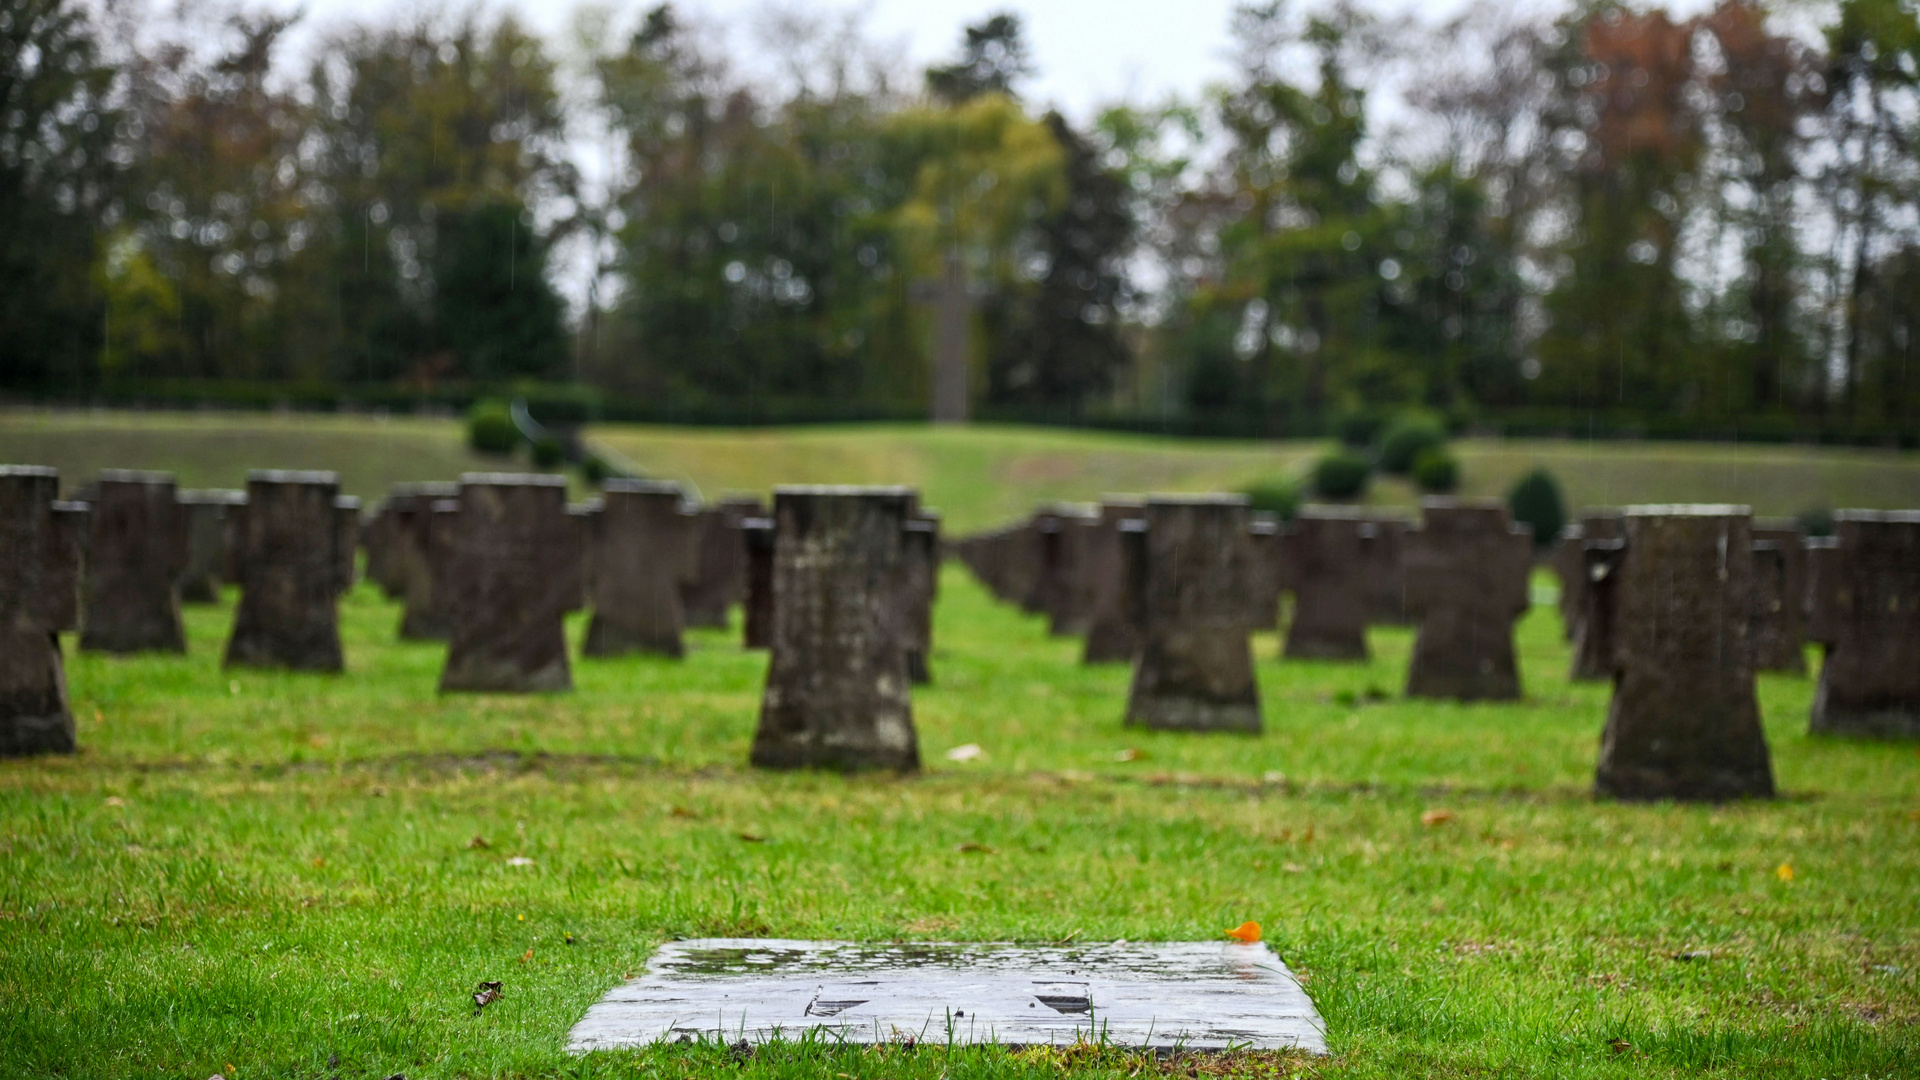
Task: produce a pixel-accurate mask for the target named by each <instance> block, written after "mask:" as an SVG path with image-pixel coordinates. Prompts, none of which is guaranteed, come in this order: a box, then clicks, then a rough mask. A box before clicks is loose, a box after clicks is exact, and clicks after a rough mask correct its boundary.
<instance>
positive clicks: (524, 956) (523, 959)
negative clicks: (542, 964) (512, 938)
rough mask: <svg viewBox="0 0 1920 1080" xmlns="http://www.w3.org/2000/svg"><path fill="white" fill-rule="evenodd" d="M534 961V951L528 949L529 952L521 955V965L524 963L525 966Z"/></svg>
mask: <svg viewBox="0 0 1920 1080" xmlns="http://www.w3.org/2000/svg"><path fill="white" fill-rule="evenodd" d="M532 959H533V950H532V949H528V950H527V951H526V952H525V953H523V954H521V956H520V962H521V963H523V964H524V963H526V962H527V961H529V960H532Z"/></svg>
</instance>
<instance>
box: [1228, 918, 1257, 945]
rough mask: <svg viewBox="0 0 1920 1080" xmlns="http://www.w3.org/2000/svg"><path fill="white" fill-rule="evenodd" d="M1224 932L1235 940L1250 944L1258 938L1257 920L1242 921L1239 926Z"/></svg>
mask: <svg viewBox="0 0 1920 1080" xmlns="http://www.w3.org/2000/svg"><path fill="white" fill-rule="evenodd" d="M1225 933H1226V935H1227V936H1228V937H1230V938H1232V939H1233V940H1235V941H1244V942H1246V943H1247V944H1249V945H1251V944H1253V943H1254V942H1256V941H1259V940H1260V924H1259V923H1257V922H1243V923H1241V924H1240V925H1239V926H1236V927H1234V928H1233V929H1231V930H1228V931H1225Z"/></svg>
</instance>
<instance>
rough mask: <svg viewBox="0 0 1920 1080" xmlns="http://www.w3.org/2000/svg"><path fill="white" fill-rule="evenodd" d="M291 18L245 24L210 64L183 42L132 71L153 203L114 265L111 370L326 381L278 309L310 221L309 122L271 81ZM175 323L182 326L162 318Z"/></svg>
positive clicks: (138, 214)
mask: <svg viewBox="0 0 1920 1080" xmlns="http://www.w3.org/2000/svg"><path fill="white" fill-rule="evenodd" d="M292 23H293V17H287V16H274V15H263V16H257V17H255V16H244V15H236V16H233V17H231V18H229V19H228V20H227V22H226V25H225V30H226V33H227V44H226V47H225V48H224V49H223V50H222V51H220V52H218V53H216V54H215V55H214V57H213V58H212V59H211V61H210V62H205V63H203V62H201V61H200V59H199V58H198V55H197V53H196V52H194V51H193V50H192V49H190V48H188V47H187V46H185V45H181V44H172V45H168V46H166V47H163V48H160V49H157V50H154V51H152V52H151V53H148V54H147V55H145V56H144V57H143V58H141V59H139V60H138V61H136V62H135V64H134V65H133V68H132V72H131V75H132V79H131V83H132V92H131V101H132V103H133V109H134V115H135V116H136V117H138V122H139V124H140V126H141V129H142V131H143V133H144V136H145V138H144V139H143V140H142V142H141V143H140V146H141V150H142V152H141V154H140V155H139V157H138V158H137V160H136V162H135V165H134V169H133V172H132V174H131V177H130V178H131V180H132V181H133V182H134V183H135V184H136V185H137V187H138V188H139V189H140V190H141V191H143V192H144V197H143V198H141V199H140V200H139V201H138V202H137V203H136V204H135V215H134V217H133V219H132V223H133V229H132V231H131V232H129V233H128V234H126V235H124V236H123V237H122V238H121V239H120V240H119V241H117V242H116V245H115V251H114V258H112V259H111V260H109V261H108V263H107V265H106V272H107V280H108V293H109V297H110V299H111V300H112V304H111V305H110V306H109V309H108V312H107V325H108V327H109V333H110V336H111V341H110V344H109V348H108V351H107V353H106V356H105V361H106V363H107V370H106V373H107V374H109V375H114V376H190V377H204V378H213V377H224V378H269V379H285V378H292V377H299V376H304V377H309V378H311V377H316V376H324V375H325V374H327V372H326V371H325V370H324V367H323V365H322V363H321V362H319V361H316V360H315V359H314V358H313V357H311V356H309V355H303V354H302V353H300V352H298V351H297V350H290V349H288V348H287V345H288V343H289V342H290V341H293V340H298V338H299V335H297V334H293V333H290V332H289V331H290V327H289V326H288V325H287V324H286V322H285V321H284V320H283V319H281V318H280V317H279V314H280V312H279V310H278V303H277V301H279V300H281V299H282V297H283V294H284V293H285V289H284V286H286V285H287V284H288V283H287V282H285V281H283V280H282V275H283V273H284V270H285V263H286V260H287V258H288V257H289V255H291V254H292V253H294V252H297V251H298V250H299V248H300V246H301V244H300V240H299V238H300V237H301V236H302V235H303V233H304V230H305V227H306V226H305V218H306V214H307V211H306V209H305V207H304V206H303V205H302V203H303V196H302V192H301V187H300V183H301V180H302V179H303V175H302V170H301V169H300V166H299V157H300V144H301V139H302V137H303V135H304V134H305V130H306V120H307V114H306V111H305V109H304V107H303V106H302V105H301V104H300V103H299V102H298V101H296V100H295V99H294V98H293V96H292V95H290V94H288V93H286V92H284V91H281V90H277V89H274V88H273V87H272V86H271V85H270V79H271V75H272V72H273V66H272V65H273V52H274V49H275V47H276V46H277V45H278V44H279V41H280V38H281V36H282V35H283V34H284V33H285V32H286V30H287V28H288V27H289V26H291V25H292ZM153 272H157V274H158V275H159V278H156V277H155V276H154V273H153ZM162 280H163V281H164V286H163V284H162ZM293 288H294V289H295V294H294V295H286V296H285V299H286V300H287V301H289V302H293V303H297V302H299V301H300V300H301V299H303V297H301V296H299V295H298V289H299V283H298V282H297V281H296V282H294V283H293ZM169 318H170V319H171V320H173V324H174V325H173V326H171V327H166V326H163V325H159V324H157V323H156V321H155V320H158V319H169Z"/></svg>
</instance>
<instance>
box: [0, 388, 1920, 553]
mask: <svg viewBox="0 0 1920 1080" xmlns="http://www.w3.org/2000/svg"><path fill="white" fill-rule="evenodd" d="M589 435H590V438H591V439H592V441H593V442H594V443H595V444H596V445H598V446H601V447H604V448H607V449H609V450H612V451H613V452H615V453H617V454H619V455H620V456H621V457H623V458H625V459H627V460H629V461H631V462H633V463H634V464H635V465H637V466H638V467H639V468H641V469H643V470H645V471H646V472H648V473H650V474H654V475H659V476H664V477H670V478H673V479H678V480H683V481H685V482H687V483H689V484H690V485H692V486H693V487H694V488H695V489H697V490H698V491H699V492H700V493H701V494H703V495H704V496H706V497H708V498H716V497H718V496H720V495H722V494H725V493H729V492H742V493H750V494H759V495H761V496H763V497H764V496H765V495H766V493H768V492H769V491H770V490H771V489H772V488H773V486H774V485H775V484H781V483H868V484H872V483H886V484H892V483H903V484H912V485H914V486H916V487H918V488H919V489H920V490H921V492H922V495H923V497H924V500H925V502H926V503H927V504H928V505H931V506H936V507H939V508H940V509H941V510H942V511H943V512H944V513H945V514H946V519H947V524H948V527H949V528H950V529H952V530H956V531H971V530H975V529H983V528H987V527H989V526H992V525H995V524H998V523H1000V522H1004V521H1008V520H1011V519H1013V518H1017V517H1019V516H1021V515H1023V514H1025V513H1027V512H1028V511H1029V510H1031V509H1032V507H1033V505H1034V504H1035V503H1037V502H1040V501H1044V500H1092V499H1097V498H1099V497H1100V496H1101V495H1103V494H1107V493H1112V492H1149V491H1172V492H1192V491H1219V490H1234V489H1238V488H1241V487H1244V486H1245V485H1247V484H1249V483H1251V482H1254V481H1256V480H1261V479H1265V478H1269V477H1299V476H1302V475H1304V474H1305V472H1306V471H1307V469H1308V468H1309V467H1310V466H1311V464H1312V462H1313V461H1314V459H1315V458H1317V457H1318V456H1319V455H1320V454H1321V453H1323V452H1325V451H1326V449H1327V448H1328V444H1326V443H1323V442H1317V441H1311V440H1288V441H1264V442H1263V441H1256V440H1209V439H1171V438H1161V437H1156V436H1150V435H1128V434H1115V433H1110V432H1092V431H1072V430H1065V429H1058V428H1028V427H999V426H974V427H932V426H929V425H908V424H873V425H853V426H827V427H807V428H756V429H750V430H736V429H722V428H675V427H649V426H639V425H617V424H609V425H601V426H598V427H595V428H593V429H592V430H591V431H590V432H589ZM463 438H464V429H463V427H462V426H461V424H460V422H459V421H457V420H434V419H422V418H412V417H406V418H401V417H395V418H387V419H382V418H376V417H369V416H359V417H355V416H323V415H313V414H292V413H289V414H260V413H135V412H44V411H20V410H16V411H0V462H13V463H23V464H41V465H53V466H56V467H58V468H59V469H60V470H61V474H62V478H63V480H64V481H65V483H66V484H67V485H68V486H69V487H72V486H77V485H79V484H82V483H86V482H87V481H90V480H92V479H93V478H94V477H95V476H96V475H98V473H99V471H100V470H101V469H103V468H153V469H166V470H170V471H172V472H174V473H175V474H176V475H177V477H178V478H179V481H180V483H181V484H182V485H183V486H187V487H237V486H240V485H241V484H243V483H244V481H245V478H246V472H247V470H248V469H249V468H324V469H334V470H336V471H338V472H339V473H340V476H341V485H342V488H343V490H344V491H346V492H347V493H348V494H353V495H359V496H361V497H363V498H366V499H369V500H372V499H377V498H379V497H380V496H381V495H383V494H384V493H385V491H386V489H387V486H388V485H389V484H391V483H393V482H395V481H401V480H435V479H449V480H450V479H453V478H454V477H456V476H458V475H459V474H460V473H461V472H462V471H466V470H474V469H480V470H498V469H502V468H508V469H527V468H530V467H531V466H530V465H528V464H527V462H526V458H525V456H524V455H522V456H520V457H518V458H504V459H503V458H495V457H487V456H484V455H479V454H475V453H473V452H471V451H470V450H468V449H467V448H466V446H465V444H464V442H463ZM1455 450H1456V452H1457V453H1458V454H1459V456H1460V459H1461V462H1462V469H1463V473H1462V485H1463V493H1464V494H1469V495H1493V496H1502V495H1505V493H1506V492H1507V490H1508V489H1509V488H1510V487H1511V486H1512V484H1513V482H1514V480H1516V479H1518V478H1519V476H1520V475H1521V474H1522V473H1524V472H1526V471H1527V470H1528V469H1531V468H1533V467H1535V466H1543V467H1545V468H1547V469H1549V470H1551V471H1552V472H1553V474H1554V475H1555V476H1556V477H1558V478H1559V479H1560V481H1561V483H1562V485H1563V486H1564V487H1565V489H1566V495H1567V500H1568V502H1569V504H1570V505H1571V506H1573V507H1580V506H1600V505H1617V504H1621V503H1629V502H1738V503H1747V504H1750V505H1752V506H1753V507H1754V509H1755V511H1756V512H1757V513H1760V514H1763V515H1775V516H1784V515H1789V514H1794V513H1798V512H1800V511H1802V510H1807V509H1813V508H1828V509H1833V508H1839V507H1848V506H1859V507H1872V508H1896V507H1920V454H1916V453H1911V452H1908V453H1900V452H1895V451H1885V450H1854V449H1832V448H1815V447H1801V446H1747V445H1738V444H1731V443H1620V442H1614V443H1589V442H1581V441H1554V440H1516V441H1500V440H1481V439H1466V440H1461V441H1460V442H1458V443H1457V444H1456V445H1455ZM1417 497H1418V495H1417V492H1415V491H1414V490H1413V489H1412V488H1411V487H1409V486H1408V485H1407V484H1406V483H1405V482H1404V481H1403V480H1399V479H1393V478H1382V479H1379V480H1377V481H1376V483H1375V484H1374V486H1373V489H1372V490H1371V492H1370V493H1369V495H1368V499H1369V501H1371V502H1374V503H1378V504H1387V505H1401V506H1410V505H1412V504H1413V503H1415V502H1416V501H1417Z"/></svg>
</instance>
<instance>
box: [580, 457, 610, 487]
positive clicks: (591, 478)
mask: <svg viewBox="0 0 1920 1080" xmlns="http://www.w3.org/2000/svg"><path fill="white" fill-rule="evenodd" d="M612 475H613V469H612V467H611V466H609V465H608V464H607V463H606V462H604V461H601V460H600V458H599V457H598V456H596V455H594V454H588V455H587V456H586V457H584V458H581V459H580V478H581V479H582V480H585V481H586V482H587V483H589V484H592V485H593V486H594V487H599V486H600V485H601V484H603V483H605V482H606V479H607V477H609V476H612Z"/></svg>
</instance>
